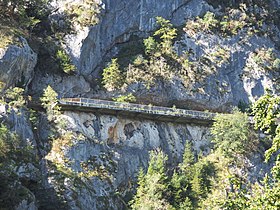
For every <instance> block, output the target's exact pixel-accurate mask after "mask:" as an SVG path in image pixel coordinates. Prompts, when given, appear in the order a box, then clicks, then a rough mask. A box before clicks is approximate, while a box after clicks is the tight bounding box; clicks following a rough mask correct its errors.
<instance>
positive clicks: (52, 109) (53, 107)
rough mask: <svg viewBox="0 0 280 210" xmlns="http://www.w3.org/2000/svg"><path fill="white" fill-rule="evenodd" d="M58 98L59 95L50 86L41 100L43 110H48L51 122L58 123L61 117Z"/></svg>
mask: <svg viewBox="0 0 280 210" xmlns="http://www.w3.org/2000/svg"><path fill="white" fill-rule="evenodd" d="M57 96H58V95H57V93H56V92H55V91H54V90H53V89H52V87H51V86H49V85H48V87H47V88H46V89H45V90H44V93H43V96H42V97H41V98H40V101H41V102H42V106H43V108H44V109H46V112H47V116H48V120H49V121H54V122H56V121H57V117H58V116H59V115H60V112H59V110H60V107H58V106H57V102H58V99H57Z"/></svg>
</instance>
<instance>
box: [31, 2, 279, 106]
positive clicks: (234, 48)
mask: <svg viewBox="0 0 280 210" xmlns="http://www.w3.org/2000/svg"><path fill="white" fill-rule="evenodd" d="M99 3H100V7H101V8H102V12H101V15H100V21H99V23H98V24H97V25H96V26H93V27H91V28H90V29H88V28H84V29H80V30H78V33H77V34H76V35H69V36H67V37H66V38H65V42H66V44H65V48H66V49H67V51H68V52H69V54H70V55H71V56H72V58H73V62H74V63H75V64H76V65H77V67H78V71H79V74H80V75H82V76H84V78H85V80H86V82H87V83H88V84H89V85H90V88H91V90H88V88H83V87H84V84H85V83H84V82H83V80H77V82H75V83H76V87H77V88H76V90H77V91H69V92H68V91H67V89H68V88H67V87H62V88H58V89H63V90H65V91H62V93H61V95H64V93H65V92H67V94H65V95H67V96H71V94H72V96H77V95H84V96H88V97H102V98H111V97H112V94H108V93H105V94H104V93H103V92H97V93H96V92H94V91H95V90H97V89H98V86H96V84H97V83H96V78H99V77H100V71H101V68H102V67H103V66H104V63H105V62H106V61H109V60H110V59H111V58H112V57H113V56H116V55H117V53H118V52H119V50H120V49H121V48H122V46H124V44H126V43H129V42H130V40H131V39H135V37H137V38H138V39H141V38H145V37H147V36H148V35H149V34H150V33H151V32H152V31H153V30H154V29H155V27H156V24H155V17H156V16H162V17H164V18H166V19H168V20H171V22H172V23H173V24H174V25H175V26H184V25H185V24H186V21H188V20H190V19H194V18H195V17H197V16H203V15H204V14H205V13H206V12H207V11H210V12H214V13H215V14H221V10H222V9H221V7H217V5H216V3H215V4H213V5H212V4H211V1H209V0H208V1H206V0H198V1H197V0H176V1H173V0H164V1H163V0H162V1H157V2H155V1H150V0H141V1H137V2H135V1H133V0H128V1H123V0H106V1H103V2H99ZM57 4H58V5H60V4H59V1H58V3H57ZM271 7H279V1H272V2H271ZM263 27H264V29H265V30H270V28H271V27H272V28H273V30H274V31H275V33H274V36H262V35H260V36H258V35H253V36H251V35H248V34H247V33H246V31H245V32H244V31H242V30H241V32H240V33H238V34H236V35H234V36H229V37H223V36H222V35H221V34H212V33H205V32H199V33H196V34H194V35H193V36H190V35H188V34H184V35H183V36H182V37H181V40H178V41H177V42H176V43H175V49H176V51H177V53H178V54H179V55H180V54H182V53H183V52H184V51H190V50H191V51H192V52H193V55H192V59H195V60H199V59H201V58H203V57H207V56H208V55H209V53H213V52H214V50H215V49H218V48H219V47H222V48H224V49H227V50H228V51H229V52H230V55H229V58H228V62H227V63H225V64H223V65H221V66H219V67H218V68H217V69H216V70H215V71H212V72H210V73H209V72H207V71H208V70H207V69H206V70H205V72H200V73H199V74H201V75H204V76H205V77H206V78H205V79H204V81H203V82H201V81H200V80H198V81H196V82H195V83H194V84H193V86H192V87H189V86H186V85H185V84H184V81H183V80H182V79H181V78H179V77H173V78H172V79H171V80H170V81H166V80H165V81H162V80H160V81H157V82H156V84H155V85H154V86H153V87H151V89H147V88H146V87H145V86H144V85H143V84H142V83H140V82H136V83H133V84H131V85H129V86H128V87H127V88H125V90H123V92H130V93H133V94H134V95H135V96H136V97H137V98H138V101H141V102H142V103H146V104H149V103H152V104H157V105H165V106H172V105H176V106H177V107H182V108H187V109H202V110H205V109H209V110H214V111H228V110H230V109H231V108H230V107H231V106H232V105H234V106H236V105H238V104H240V103H241V104H249V103H252V102H254V101H255V99H256V98H258V97H259V96H260V95H262V94H263V93H264V90H265V89H266V88H270V89H272V90H274V91H277V87H276V85H275V83H274V85H273V80H274V79H275V78H278V77H279V75H277V74H275V73H272V72H264V71H260V70H257V69H255V70H250V71H251V72H248V71H247V64H248V62H249V60H250V56H249V55H250V53H253V52H255V51H256V50H258V49H259V48H261V47H265V48H273V49H275V52H276V54H277V55H278V56H279V54H280V52H279V51H277V49H278V48H277V47H278V44H277V43H279V40H280V37H279V28H277V27H279V26H277V25H274V26H269V25H265V24H264V26H263ZM209 59H210V61H212V62H213V59H212V58H209ZM213 65H214V64H213V63H211V62H210V63H209V64H208V66H209V69H211V68H212V66H213ZM54 83H55V82H54ZM42 84H46V81H43V83H42ZM35 86H36V85H35ZM78 86H80V87H78ZM87 87H89V86H87ZM69 89H71V88H69ZM84 89H85V90H86V91H85V92H83V91H82V90H84ZM113 95H114V94H113Z"/></svg>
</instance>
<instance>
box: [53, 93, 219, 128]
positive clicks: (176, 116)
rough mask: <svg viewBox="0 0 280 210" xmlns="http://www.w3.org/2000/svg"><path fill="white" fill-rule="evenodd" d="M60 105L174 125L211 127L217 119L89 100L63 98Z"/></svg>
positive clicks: (189, 112)
mask: <svg viewBox="0 0 280 210" xmlns="http://www.w3.org/2000/svg"><path fill="white" fill-rule="evenodd" d="M58 104H59V106H61V109H62V110H65V111H67V110H69V111H82V112H93V113H102V114H109V115H119V116H125V117H129V118H133V119H134V118H137V119H138V118H142V119H149V120H156V121H167V122H173V123H194V124H203V125H210V124H212V123H213V118H214V117H215V114H214V113H210V112H201V111H194V110H185V109H177V108H168V107H160V106H152V105H142V104H133V103H123V102H114V101H106V100H99V99H88V98H62V99H60V100H59V101H58Z"/></svg>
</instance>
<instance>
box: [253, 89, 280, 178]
mask: <svg viewBox="0 0 280 210" xmlns="http://www.w3.org/2000/svg"><path fill="white" fill-rule="evenodd" d="M279 103H280V97H279V96H275V95H273V94H272V93H271V92H269V91H267V93H266V94H265V95H264V96H262V97H260V98H259V100H257V101H256V103H255V104H254V105H253V114H254V122H255V127H256V128H257V129H260V130H262V131H263V132H265V133H267V134H269V136H270V137H271V138H272V146H271V148H270V149H268V150H267V151H266V154H265V156H266V161H268V160H269V159H270V158H271V156H272V154H274V153H277V152H279V150H280V124H279V117H280V108H279ZM272 172H273V174H274V178H276V179H277V180H279V181H280V154H278V155H277V157H276V159H275V166H274V167H273V169H272Z"/></svg>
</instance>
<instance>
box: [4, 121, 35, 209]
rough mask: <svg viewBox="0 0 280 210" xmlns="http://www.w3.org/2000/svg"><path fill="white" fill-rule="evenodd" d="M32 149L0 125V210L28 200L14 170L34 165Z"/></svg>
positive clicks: (26, 190)
mask: <svg viewBox="0 0 280 210" xmlns="http://www.w3.org/2000/svg"><path fill="white" fill-rule="evenodd" d="M33 152H34V151H33V150H32V147H31V146H30V145H23V144H22V143H21V141H20V139H19V137H18V135H16V134H15V133H13V132H11V131H10V130H9V129H8V127H7V126H6V125H4V124H2V123H1V125H0V189H1V190H0V209H11V208H12V207H14V206H15V205H17V204H18V203H19V202H21V201H22V200H23V199H27V198H28V192H29V190H28V189H26V188H25V187H23V186H22V184H21V182H20V179H19V176H18V174H17V173H16V169H18V167H19V166H21V165H23V164H27V163H34V162H35V160H36V157H34V154H33Z"/></svg>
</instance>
